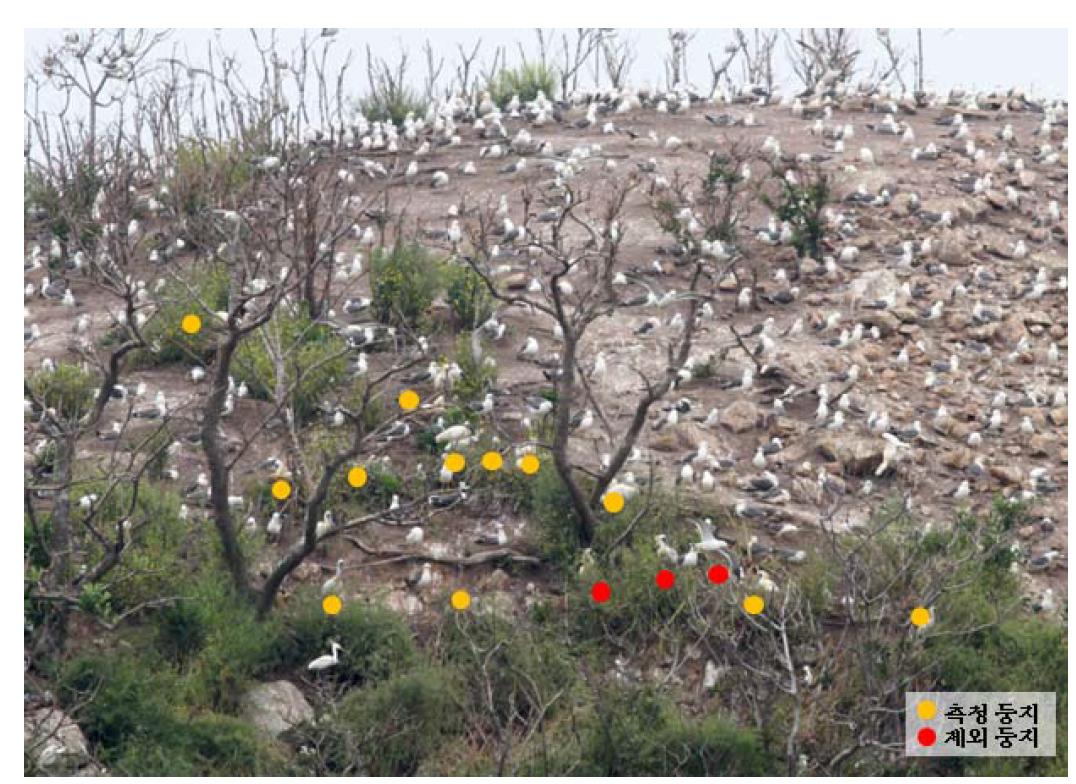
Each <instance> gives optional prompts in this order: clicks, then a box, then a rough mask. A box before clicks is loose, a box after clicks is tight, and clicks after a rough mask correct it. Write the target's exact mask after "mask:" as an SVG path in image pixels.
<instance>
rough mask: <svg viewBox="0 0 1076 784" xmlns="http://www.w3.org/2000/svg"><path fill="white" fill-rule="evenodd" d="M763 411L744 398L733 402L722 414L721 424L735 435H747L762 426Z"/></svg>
mask: <svg viewBox="0 0 1076 784" xmlns="http://www.w3.org/2000/svg"><path fill="white" fill-rule="evenodd" d="M762 418H763V413H762V409H760V408H759V407H758V406H756V405H755V404H754V403H752V402H751V401H750V400H745V399H743V398H741V399H739V400H736V401H735V402H733V403H732V404H731V405H730V406H729V407H728V408H726V409H725V410H724V411H722V412H721V424H722V425H724V426H725V427H727V428H728V429H729V430H731V431H732V432H733V433H745V432H747V431H748V430H753V429H754V428H756V427H758V426H759V424H761V421H762Z"/></svg>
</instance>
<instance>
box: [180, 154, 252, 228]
mask: <svg viewBox="0 0 1076 784" xmlns="http://www.w3.org/2000/svg"><path fill="white" fill-rule="evenodd" d="M252 157H253V156H252V155H249V154H244V153H243V150H242V149H241V146H240V144H239V141H238V140H236V139H231V140H229V141H227V142H225V143H220V142H216V141H214V140H213V139H205V138H198V139H187V140H185V141H183V142H180V144H179V145H178V146H177V147H176V150H175V166H174V167H173V175H172V177H171V179H170V180H169V182H168V186H169V191H170V193H171V196H172V198H173V199H174V200H175V201H174V203H175V205H176V208H177V212H179V213H180V214H181V215H185V216H187V217H193V216H196V215H199V214H201V213H203V212H205V211H206V210H208V209H213V208H216V207H221V206H222V205H225V204H228V203H229V201H230V200H229V197H231V196H234V195H236V194H238V193H239V192H240V191H242V189H243V188H244V187H246V185H247V184H248V183H249V182H250V181H251V179H252V178H253V173H254V168H253V165H252V164H251V159H252Z"/></svg>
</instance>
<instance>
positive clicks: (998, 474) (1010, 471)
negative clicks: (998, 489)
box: [990, 465, 1024, 485]
mask: <svg viewBox="0 0 1076 784" xmlns="http://www.w3.org/2000/svg"><path fill="white" fill-rule="evenodd" d="M990 476H992V477H994V478H995V479H997V480H998V481H999V482H1001V483H1002V484H1003V485H1019V484H1020V483H1021V482H1022V481H1023V479H1024V475H1023V473H1021V471H1020V469H1019V468H1016V467H1015V466H1011V465H992V466H990Z"/></svg>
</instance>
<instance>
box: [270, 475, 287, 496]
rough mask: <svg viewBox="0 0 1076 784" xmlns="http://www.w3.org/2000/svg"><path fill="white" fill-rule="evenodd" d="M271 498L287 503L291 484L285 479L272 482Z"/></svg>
mask: <svg viewBox="0 0 1076 784" xmlns="http://www.w3.org/2000/svg"><path fill="white" fill-rule="evenodd" d="M270 489H271V491H272V493H273V498H275V499H276V500H278V501H287V500H288V496H290V495H291V482H289V481H288V480H287V479H278V480H276V481H275V482H273V486H272V488H270Z"/></svg>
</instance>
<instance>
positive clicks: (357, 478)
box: [347, 466, 366, 487]
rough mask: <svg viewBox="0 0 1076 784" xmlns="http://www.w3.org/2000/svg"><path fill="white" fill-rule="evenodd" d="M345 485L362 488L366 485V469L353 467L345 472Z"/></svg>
mask: <svg viewBox="0 0 1076 784" xmlns="http://www.w3.org/2000/svg"><path fill="white" fill-rule="evenodd" d="M347 483H348V484H349V485H351V486H352V487H362V486H363V485H365V484H366V469H365V468H363V467H362V466H355V467H353V468H352V469H351V470H350V471H348V472H347Z"/></svg>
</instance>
